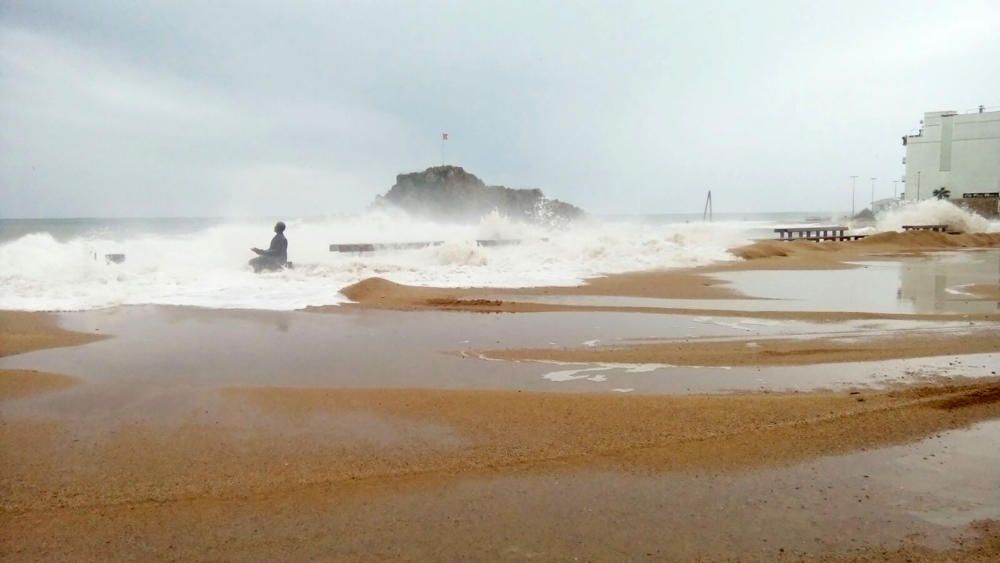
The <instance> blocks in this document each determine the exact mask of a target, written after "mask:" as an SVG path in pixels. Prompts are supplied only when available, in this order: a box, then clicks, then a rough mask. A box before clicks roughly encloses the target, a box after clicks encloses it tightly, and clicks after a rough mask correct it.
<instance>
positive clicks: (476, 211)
mask: <svg viewBox="0 0 1000 563" xmlns="http://www.w3.org/2000/svg"><path fill="white" fill-rule="evenodd" d="M375 205H376V206H384V205H393V206H396V207H399V208H401V209H404V210H406V211H407V212H409V213H411V214H413V215H417V216H421V217H427V218H430V219H437V220H449V221H477V220H479V218H481V217H482V216H483V215H487V214H489V213H492V212H493V211H494V210H496V211H497V212H499V213H501V214H503V215H507V216H509V217H511V218H513V219H518V220H522V221H528V222H532V223H553V222H562V221H568V220H572V219H576V218H578V217H581V216H583V210H582V209H580V208H579V207H576V206H574V205H571V204H569V203H565V202H562V201H559V200H556V199H549V198H547V197H545V194H544V193H542V190H539V189H513V188H508V187H506V186H488V185H486V183H484V182H483V181H482V180H480V179H479V178H478V177H476V176H475V175H474V174H470V173H469V172H466V171H465V169H463V168H462V167H460V166H435V167H432V168H428V169H427V170H424V171H423V172H412V173H409V174H399V175H398V176H396V184H395V185H393V186H392V188H391V189H390V190H389V191H388V193H386V194H385V195H384V196H379V197H378V199H377V200H376V202H375Z"/></svg>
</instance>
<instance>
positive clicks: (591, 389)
mask: <svg viewBox="0 0 1000 563" xmlns="http://www.w3.org/2000/svg"><path fill="white" fill-rule="evenodd" d="M873 238H875V237H873ZM883 238H886V239H888V241H883V242H880V243H878V244H875V243H868V244H862V243H831V246H829V247H827V246H821V247H820V248H814V246H815V245H812V244H799V243H781V244H780V245H777V244H772V243H762V244H757V245H754V246H752V247H749V248H745V249H740V250H738V251H737V253H742V254H744V255H746V257H747V259H746V260H744V261H741V262H734V263H725V264H717V265H712V266H708V267H704V268H700V269H694V270H682V271H666V272H639V273H632V274H624V275H620V276H608V277H604V278H597V279H595V280H592V281H591V282H590V283H588V284H585V285H582V286H580V287H569V288H558V287H545V288H533V289H518V290H510V289H498V288H478V289H463V290H454V289H441V288H418V287H407V286H403V285H400V284H394V283H392V282H388V281H385V280H379V279H371V280H367V281H365V282H362V283H360V284H357V285H355V286H352V287H349V288H346V289H345V290H344V293H345V295H347V296H348V297H349V298H351V299H352V300H353V301H354V302H355V303H354V304H351V305H348V306H343V307H330V308H314V309H312V310H310V311H308V312H293V313H281V312H265V311H211V310H198V309H190V308H184V307H140V308H127V307H126V308H116V309H110V310H104V311H92V312H86V313H73V314H62V315H54V314H45V313H14V312H4V313H0V320H2V326H3V347H2V348H0V350H2V356H3V357H2V358H0V417H2V421H3V423H2V425H0V451H2V456H0V475H2V477H0V492H2V494H0V497H2V506H0V510H2V512H0V519H2V526H0V527H2V529H3V532H2V533H0V534H2V535H0V542H2V546H3V549H2V553H0V557H2V558H3V559H4V560H11V561H14V560H35V559H47V560H66V559H75V560H80V559H83V560H109V559H112V560H118V559H135V558H139V559H155V560H178V559H198V560H205V559H212V560H233V559H310V558H322V559H341V560H370V559H373V558H378V559H386V558H392V559H405V560H424V559H455V558H473V559H517V560H520V559H543V560H550V559H564V558H567V557H579V558H583V559H588V560H620V559H623V558H624V559H633V558H640V557H643V558H645V557H652V558H655V559H671V560H676V559H692V558H701V559H708V560H725V559H733V558H737V559H741V560H775V559H789V560H797V559H802V558H808V559H819V560H831V561H834V560H835V561H853V560H858V561H862V560H863V561H884V560H889V561H897V560H899V561H902V560H909V559H913V558H917V559H921V560H941V561H947V560H971V561H987V560H992V559H993V558H995V557H996V556H997V553H998V551H997V550H998V546H1000V535H998V529H997V524H996V522H997V521H1000V512H997V507H998V506H1000V497H998V496H997V491H1000V482H998V481H997V478H998V476H997V474H996V472H995V471H994V470H993V469H992V468H995V467H996V464H997V463H1000V458H998V457H996V456H997V454H996V452H997V451H1000V426H998V424H1000V420H998V418H1000V377H998V376H997V373H998V369H1000V339H998V338H997V334H998V331H1000V328H998V327H1000V325H998V324H997V321H998V318H997V313H996V312H990V311H989V310H987V309H980V307H984V306H989V307H992V309H993V311H995V310H996V302H995V299H994V300H992V301H991V299H992V297H993V294H992V293H991V291H992V289H995V286H994V285H991V284H990V282H989V279H988V276H989V275H990V274H989V271H990V270H989V268H992V266H991V265H990V264H992V262H989V260H992V259H993V258H992V257H993V256H994V254H990V253H996V252H997V251H995V250H990V248H991V247H993V246H996V245H997V244H998V243H1000V239H997V238H996V237H994V236H987V237H977V238H973V239H970V238H958V239H948V238H946V239H944V240H945V241H946V243H942V242H941V240H940V237H925V236H923V235H922V234H920V235H918V236H909V235H908V236H905V237H904V236H893V237H883ZM834 245H835V246H834ZM962 245H970V246H976V247H977V250H971V251H966V252H972V253H980V254H959V255H957V256H959V258H961V257H962V256H972V257H973V258H974V261H973V262H968V263H966V262H960V263H959V266H951V265H949V264H951V262H948V260H951V259H953V258H954V256H956V255H953V254H949V255H947V256H944V255H938V254H936V252H937V251H941V250H954V249H955V248H961V247H962ZM778 251H780V252H778ZM983 253H985V254H983ZM758 255H759V256H758ZM942 256H944V257H943V258H942ZM954 259H957V258H954ZM961 259H962V260H965V258H961ZM942 260H943V262H942ZM975 260H979V261H984V262H982V263H983V264H984V266H982V267H983V268H986V271H987V274H986V276H987V277H986V278H985V279H980V278H978V277H975V276H977V275H978V274H975V275H973V274H966V273H963V274H962V276H966V277H967V276H969V275H972V276H973V277H972V278H969V279H972V280H973V282H975V283H973V282H967V281H966V277H962V278H961V279H957V278H956V279H957V281H956V282H955V286H956V287H959V286H960V289H961V291H960V292H957V293H955V292H952V293H949V292H946V291H944V290H943V289H940V291H938V292H937V293H935V295H936V296H937V298H938V299H939V300H943V301H941V302H940V303H939V305H937V306H935V307H936V309H933V310H937V311H939V312H936V313H934V312H910V313H907V312H898V311H895V309H893V311H895V312H889V309H886V311H884V312H879V311H864V310H859V311H851V310H841V311H824V310H822V309H817V308H816V307H815V306H814V303H813V302H812V301H809V300H804V301H801V304H800V305H797V306H796V307H793V308H791V309H789V310H781V309H778V308H776V307H777V306H778V304H779V302H778V301H777V300H775V299H774V298H771V297H762V296H760V295H755V294H754V292H753V291H750V289H752V287H751V286H749V285H747V286H742V285H741V284H742V283H743V282H741V281H740V279H737V278H733V280H735V281H732V280H729V279H728V278H724V277H723V276H725V275H730V274H731V273H738V272H742V271H748V272H755V273H754V274H753V275H758V274H759V275H762V276H774V278H773V279H775V280H776V279H778V278H787V277H788V276H791V277H792V278H791V279H792V280H793V281H794V280H795V278H794V276H797V275H804V274H802V272H807V271H818V272H822V271H829V272H841V273H843V275H846V276H861V275H876V274H877V275H878V276H903V275H905V272H906V265H907V264H911V263H912V264H917V265H919V267H939V264H943V266H940V267H941V268H945V269H948V268H951V269H952V270H955V271H959V270H961V268H963V267H964V268H966V270H968V271H969V272H973V273H975V272H978V271H980V270H978V269H976V268H980V266H978V265H977V264H980V262H976V261H975ZM874 262H878V263H886V262H889V263H892V264H894V266H892V267H893V268H897V267H898V268H902V269H898V271H897V269H886V268H889V267H888V266H885V267H884V268H883V269H879V270H875V271H874V273H873V272H872V271H868V270H865V267H864V266H863V265H859V264H865V263H874ZM969 268H971V269H969ZM952 270H948V271H952ZM966 270H961V271H962V272H965V271H966ZM866 271H867V272H868V273H864V272H866ZM901 272H902V273H901ZM741 275H742V274H741ZM766 279H767V278H765V280H766ZM847 279H850V278H847ZM900 279H902V278H900ZM915 295H916V294H915ZM538 296H543V297H556V298H559V299H568V300H569V301H568V302H564V303H563V304H561V305H560V304H558V303H549V302H543V301H530V299H532V298H537V297H538ZM594 297H597V298H600V299H607V298H640V299H652V300H688V301H690V302H691V303H693V304H695V305H697V306H696V307H693V308H685V307H683V306H677V305H676V304H672V305H671V306H669V307H658V306H636V307H632V306H619V305H600V304H596V305H595V304H588V302H587V301H579V302H577V301H573V300H577V299H591V298H594ZM861 297H862V296H859V299H860V298H861ZM818 299H819V301H818V302H819V303H823V302H824V301H823V299H826V301H825V302H827V303H831V304H832V303H835V300H833V299H832V297H819V298H818ZM891 299H892V300H897V299H900V297H899V296H897V295H892V296H891ZM705 303H709V304H711V305H712V307H713V308H711V309H706V308H704V307H702V305H703V304H705ZM727 303H729V304H737V303H738V304H740V306H741V307H744V308H743V309H727V308H726V307H727ZM970 303H972V304H971V305H970ZM730 306H731V305H730ZM966 307H972V309H968V310H969V311H971V312H960V311H963V310H966V309H963V308H966ZM706 311H710V312H711V313H709V316H706ZM324 313H333V314H324ZM482 313H502V314H499V315H496V314H493V315H484V314H482ZM512 313H519V314H512ZM388 347H392V348H393V353H392V354H391V355H387V354H386V350H387V348H388Z"/></svg>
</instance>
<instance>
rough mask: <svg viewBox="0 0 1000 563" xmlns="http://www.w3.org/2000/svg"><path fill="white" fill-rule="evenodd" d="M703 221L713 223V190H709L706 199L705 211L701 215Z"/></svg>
mask: <svg viewBox="0 0 1000 563" xmlns="http://www.w3.org/2000/svg"><path fill="white" fill-rule="evenodd" d="M701 220H702V221H708V222H709V223H711V222H712V190H708V197H706V198H705V211H704V212H702V214H701Z"/></svg>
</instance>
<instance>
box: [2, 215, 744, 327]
mask: <svg viewBox="0 0 1000 563" xmlns="http://www.w3.org/2000/svg"><path fill="white" fill-rule="evenodd" d="M287 223H288V231H287V233H286V234H287V236H288V240H289V259H290V260H291V261H293V263H294V268H293V269H291V270H286V271H282V272H276V273H268V274H260V275H255V274H253V273H252V272H251V271H250V269H249V268H248V267H247V260H248V259H249V258H251V257H252V256H253V254H252V253H250V252H249V247H251V246H266V245H267V243H268V240H269V239H270V236H271V235H270V226H271V225H270V224H268V223H263V222H233V223H227V224H221V225H218V226H214V227H209V228H202V229H200V230H197V231H193V232H190V233H186V234H176V233H171V234H157V233H155V232H150V233H148V234H139V235H135V234H133V235H130V236H128V237H124V236H119V237H116V236H109V235H106V234H104V235H94V236H86V237H84V236H80V237H76V238H70V239H68V240H57V239H56V238H54V237H53V236H52V235H50V234H48V233H46V232H38V233H34V234H28V235H24V236H21V237H19V238H16V239H13V240H8V241H6V242H4V243H2V244H0V309H17V310H81V309H94V308H101V307H109V306H115V305H127V304H172V305H193V306H203V307H216V308H254V309H276V310H291V309H299V308H303V307H306V306H309V305H328V304H336V303H340V302H342V301H344V299H345V298H344V297H343V296H342V295H340V294H339V290H340V289H341V288H343V287H344V286H346V285H349V284H352V283H355V282H358V281H360V280H362V279H365V278H368V277H371V276H381V277H385V278H388V279H390V280H392V281H396V282H399V283H406V284H416V285H435V286H446V287H469V286H492V287H525V286H539V285H574V284H578V283H579V282H580V281H581V280H583V279H584V278H587V277H592V276H597V275H602V274H611V273H619V272H625V271H632V270H641V269H649V268H673V267H687V266H695V265H700V264H705V263H709V262H714V261H719V260H730V259H733V257H732V256H731V255H729V254H728V253H727V252H726V249H727V248H731V247H733V246H736V245H739V244H742V243H744V242H746V241H747V239H748V238H749V235H748V232H749V229H751V228H754V227H757V228H759V227H760V225H757V224H751V223H712V224H706V223H682V224H643V223H632V222H622V221H617V222H612V221H596V220H592V221H585V222H577V223H573V224H570V225H566V226H563V227H560V228H558V229H555V228H542V227H538V226H533V225H526V224H520V223H516V222H512V221H510V220H508V219H507V218H505V217H502V216H499V215H497V214H492V215H490V216H487V217H484V218H483V220H482V221H481V222H480V224H478V225H449V224H440V223H432V222H426V221H418V220H415V219H411V218H409V217H407V216H405V215H399V214H390V213H369V214H365V215H359V216H353V217H346V218H331V219H328V220H310V221H287ZM497 238H502V239H517V240H520V241H522V244H520V245H517V246H500V247H479V246H477V245H476V242H475V241H476V240H477V239H497ZM416 241H442V242H443V244H441V245H438V246H432V247H427V248H422V249H418V250H400V251H380V252H375V253H365V254H340V253H333V252H329V250H328V247H329V245H330V244H331V243H390V242H416ZM108 253H123V254H125V255H126V260H125V262H124V263H122V264H107V263H105V261H104V259H103V256H104V255H105V254H108ZM95 256H96V258H95Z"/></svg>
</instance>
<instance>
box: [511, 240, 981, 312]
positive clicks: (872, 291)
mask: <svg viewBox="0 0 1000 563" xmlns="http://www.w3.org/2000/svg"><path fill="white" fill-rule="evenodd" d="M854 265H855V266H856V267H855V268H852V269H845V270H782V271H771V270H749V271H739V272H719V273H715V274H712V277H715V278H718V279H722V280H726V281H728V282H730V283H731V284H732V287H733V288H734V289H736V290H737V291H740V292H742V293H743V294H744V295H748V296H752V297H755V298H757V299H652V298H641V297H617V296H598V295H593V296H590V295H537V296H519V297H518V300H519V301H529V302H534V303H551V304H562V305H580V306H605V307H664V308H682V309H724V310H738V311H842V312H843V311H846V312H867V313H907V314H942V313H996V312H1000V301H998V300H990V299H982V298H977V297H975V296H972V295H968V294H965V293H963V292H962V288H963V286H967V285H970V284H988V285H996V284H1000V250H982V251H975V252H939V253H933V254H928V255H927V256H923V257H914V258H903V259H894V260H893V261H886V262H879V261H866V262H857V263H854Z"/></svg>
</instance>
